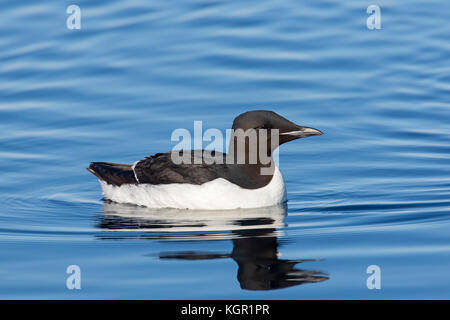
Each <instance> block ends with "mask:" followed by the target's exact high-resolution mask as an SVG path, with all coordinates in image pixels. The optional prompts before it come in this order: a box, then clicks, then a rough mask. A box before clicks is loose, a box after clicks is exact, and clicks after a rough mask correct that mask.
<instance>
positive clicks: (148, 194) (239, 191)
mask: <svg viewBox="0 0 450 320" xmlns="http://www.w3.org/2000/svg"><path fill="white" fill-rule="evenodd" d="M100 183H101V186H102V189H103V196H104V197H105V198H106V199H109V200H112V201H115V202H119V203H131V204H136V205H140V206H145V207H149V208H177V209H201V210H202V209H208V210H227V209H237V208H260V207H268V206H273V205H277V204H279V203H283V202H285V201H286V188H285V185H284V181H283V176H282V175H281V172H280V170H279V169H278V167H276V166H275V171H274V174H273V177H272V180H271V181H270V183H269V184H267V185H266V186H264V187H262V188H259V189H244V188H241V187H240V186H238V185H236V184H233V183H231V182H229V181H227V180H225V179H222V178H219V179H215V180H212V181H209V182H206V183H204V184H201V185H194V184H188V183H173V184H159V185H153V184H137V185H134V184H123V185H121V186H114V185H111V184H108V183H106V182H104V181H102V180H100Z"/></svg>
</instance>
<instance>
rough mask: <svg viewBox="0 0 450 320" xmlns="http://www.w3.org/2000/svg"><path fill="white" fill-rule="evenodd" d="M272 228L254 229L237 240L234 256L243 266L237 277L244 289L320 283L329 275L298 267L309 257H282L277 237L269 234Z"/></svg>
mask: <svg viewBox="0 0 450 320" xmlns="http://www.w3.org/2000/svg"><path fill="white" fill-rule="evenodd" d="M267 231H268V230H253V231H252V232H251V233H252V235H250V234H248V233H247V232H243V233H247V234H246V235H244V234H242V236H244V237H243V238H235V239H234V240H233V244H234V247H233V253H232V254H231V257H232V258H233V259H234V260H235V261H236V263H237V264H238V266H239V269H238V275H237V278H238V280H239V283H240V285H241V288H242V289H247V290H271V289H280V288H286V287H291V286H295V285H299V284H303V283H309V282H320V281H324V280H327V279H328V276H326V275H325V274H323V273H322V272H320V271H315V270H300V269H295V266H296V265H297V264H298V263H301V262H306V261H307V260H282V259H278V241H277V238H276V237H267V236H266V237H265V236H264V234H265V233H266V232H267Z"/></svg>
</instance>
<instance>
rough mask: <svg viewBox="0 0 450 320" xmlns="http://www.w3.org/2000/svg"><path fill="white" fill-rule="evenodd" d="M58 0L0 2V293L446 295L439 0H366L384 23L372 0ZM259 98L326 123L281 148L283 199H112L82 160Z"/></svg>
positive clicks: (222, 125) (126, 149)
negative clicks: (281, 202)
mask: <svg viewBox="0 0 450 320" xmlns="http://www.w3.org/2000/svg"><path fill="white" fill-rule="evenodd" d="M71 4H73V3H72V2H69V1H59V2H55V1H49V0H47V1H46V0H43V1H39V2H30V1H16V0H14V1H13V0H5V1H2V3H1V4H0V7H1V13H0V129H1V132H2V135H1V136H0V177H1V182H2V183H1V185H0V256H1V259H0V297H1V298H4V299H6V298H13V299H16V298H33V299H48V298H56V299H60V298H61V299H74V298H87V299H96V298H103V299H110V298H114V299H115V298H134V299H170V298H175V299H241V298H242V299H314V298H322V299H336V298H343V299H350V298H361V299H380V298H389V299H391V298H392V299H397V298H449V284H450V275H449V272H448V270H449V269H450V233H449V227H450V219H449V212H450V166H449V160H450V127H449V119H450V103H449V101H450V82H449V80H450V76H449V74H450V46H449V40H450V25H449V23H448V21H449V18H450V4H449V3H448V2H447V1H443V0H442V1H432V0H430V1H415V0H413V1H406V0H401V1H395V3H393V2H392V1H384V0H383V1H377V3H376V4H378V5H379V6H380V7H381V15H382V29H381V30H368V29H367V27H366V19H367V17H368V15H367V14H366V8H367V6H369V5H370V4H373V3H371V2H367V1H345V2H336V1H288V0H286V1H266V0H264V1H245V2H243V1H205V0H201V1H144V0H142V1H139V0H132V1H130V0H127V1H125V0H111V1H94V2H93V1H87V0H81V1H78V2H77V4H78V5H79V6H80V8H81V11H82V29H81V30H69V29H67V28H66V19H67V17H68V14H67V13H66V8H67V7H68V6H69V5H71ZM254 109H271V110H274V111H276V112H278V113H280V114H281V115H283V116H285V117H287V118H288V119H290V120H292V121H294V122H298V123H301V124H303V125H307V126H312V127H315V128H319V129H321V130H322V131H324V132H325V135H323V136H320V137H314V138H310V139H303V140H299V141H295V142H292V143H289V144H287V145H283V146H282V147H281V148H280V155H279V164H280V169H281V171H282V173H283V175H284V178H285V182H286V186H287V191H288V199H289V201H288V203H287V205H286V206H280V207H272V208H264V209H258V210H236V211H232V212H216V213H214V212H207V211H206V212H198V211H193V212H189V211H177V210H151V209H145V208H139V207H134V206H128V205H119V204H114V203H109V202H105V201H103V200H102V196H101V190H100V185H99V184H98V182H97V181H96V179H95V178H94V177H93V176H92V175H91V174H90V173H89V172H87V171H86V170H85V168H86V167H87V166H88V164H89V162H90V161H111V162H119V163H120V162H123V163H132V162H134V161H136V160H138V159H142V158H143V157H145V156H148V155H150V154H154V153H156V152H166V151H169V150H170V149H171V148H172V147H173V146H174V143H173V142H172V141H171V140H170V135H171V133H172V131H173V130H175V129H177V128H186V129H189V130H193V121H194V120H202V121H203V125H204V128H205V129H206V128H218V129H220V130H225V129H227V128H229V127H230V126H231V123H232V121H233V118H234V117H235V116H237V115H238V114H240V113H241V112H245V111H248V110H254ZM69 265H78V266H79V267H80V268H81V273H82V288H81V290H68V289H67V288H66V279H67V277H68V274H66V268H67V267H68V266H69ZM370 265H378V266H379V267H380V268H381V274H382V278H381V286H382V288H381V289H380V290H369V289H368V288H367V286H366V279H367V277H368V276H369V275H368V274H367V273H366V269H367V267H368V266H370Z"/></svg>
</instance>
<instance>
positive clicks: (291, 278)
mask: <svg viewBox="0 0 450 320" xmlns="http://www.w3.org/2000/svg"><path fill="white" fill-rule="evenodd" d="M285 215H286V206H285V205H280V206H274V207H266V208H258V209H239V210H224V211H207V210H199V211H195V210H177V209H149V208H143V207H136V206H132V205H123V204H117V203H113V202H105V203H104V207H103V215H102V217H101V222H100V227H101V228H102V231H104V232H102V234H100V235H99V237H100V238H102V239H129V238H139V239H153V240H164V241H170V240H213V239H231V241H232V242H233V250H232V252H198V251H178V252H161V253H159V258H160V259H181V260H210V259H224V258H231V259H233V260H234V261H235V262H236V263H237V264H238V272H237V279H238V281H239V283H240V285H241V288H242V289H247V290H271V289H279V288H287V287H291V286H295V285H300V284H304V283H312V282H320V281H324V280H328V275H327V274H326V273H323V272H321V271H317V270H302V269H298V268H296V266H297V265H298V264H299V263H302V262H308V261H315V260H299V259H298V260H287V259H279V252H278V246H279V243H278V237H279V236H280V235H281V234H282V233H281V231H280V229H281V228H282V227H284V226H285V225H284V222H283V220H284V217H285ZM111 231H116V232H111ZM117 231H120V232H117Z"/></svg>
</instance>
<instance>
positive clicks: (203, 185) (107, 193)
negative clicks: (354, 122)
mask: <svg viewBox="0 0 450 320" xmlns="http://www.w3.org/2000/svg"><path fill="white" fill-rule="evenodd" d="M232 129H233V130H232V132H233V133H232V135H231V141H230V148H229V153H228V154H224V153H220V152H214V151H212V152H211V151H210V150H195V151H190V150H189V151H186V150H185V151H171V152H167V153H157V154H155V155H152V156H149V157H146V158H145V159H143V160H140V161H136V162H135V163H134V164H133V165H130V164H117V163H109V162H91V164H90V166H89V168H88V170H89V171H90V172H92V173H93V174H94V175H95V176H97V178H98V179H99V180H100V183H101V186H102V189H103V195H104V198H105V199H109V200H112V201H115V202H119V203H132V204H136V205H141V206H146V207H151V208H180V209H236V208H258V207H266V206H272V205H276V204H279V203H283V202H285V201H286V190H285V185H284V181H283V177H282V175H281V173H280V171H279V170H278V167H277V166H276V165H275V164H274V162H273V158H272V154H273V152H274V151H275V149H276V148H278V146H279V145H281V144H283V143H286V142H289V141H292V140H295V139H298V138H305V137H310V136H315V135H321V134H322V132H321V131H319V130H317V129H313V128H308V127H303V126H300V125H297V124H295V123H293V122H291V121H289V120H287V119H286V118H283V117H282V116H280V115H278V114H277V113H275V112H273V111H266V110H257V111H249V112H245V113H243V114H241V115H239V116H237V117H236V118H235V119H234V122H233V127H232ZM239 129H242V130H239ZM250 129H254V131H255V132H256V133H257V134H256V139H257V143H256V145H257V147H256V148H254V147H255V146H254V145H255V143H254V142H253V144H252V142H251V139H249V138H248V136H242V135H238V134H235V133H236V132H239V131H241V132H242V131H244V132H249V130H250ZM261 129H262V130H261ZM263 130H264V131H265V134H264V135H262V134H260V132H261V131H263ZM277 130H278V131H277ZM273 132H277V133H278V135H276V137H277V139H276V141H274V140H275V139H272V138H271V137H274V136H273V135H272V133H273ZM262 139H265V140H266V141H262ZM264 144H265V145H266V146H265V147H263V146H264ZM239 145H241V146H244V149H243V150H245V151H244V153H245V158H240V159H241V160H242V159H244V160H243V161H241V160H238V158H239V156H238V153H239V151H240V150H238V146H239ZM260 149H262V150H264V152H263V153H261V150H260ZM265 150H267V151H265ZM173 152H176V153H177V154H179V155H188V159H189V157H190V160H191V161H188V162H189V163H186V161H185V162H184V163H180V164H177V163H175V162H174V161H173V158H172V153H173ZM253 156H254V157H253ZM196 157H197V158H196ZM198 157H200V158H198ZM219 158H222V159H223V161H217V159H219ZM230 159H232V161H230ZM267 160H269V161H267ZM264 170H265V171H264Z"/></svg>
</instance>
